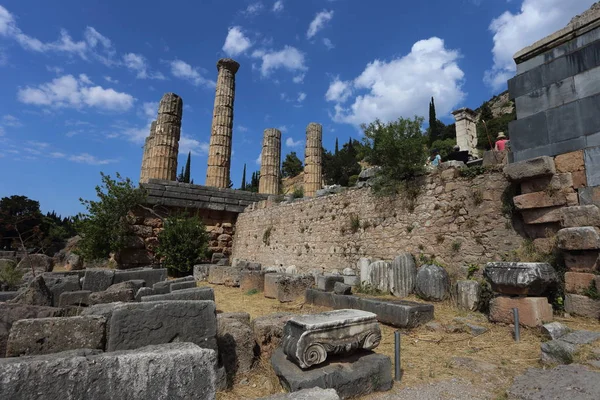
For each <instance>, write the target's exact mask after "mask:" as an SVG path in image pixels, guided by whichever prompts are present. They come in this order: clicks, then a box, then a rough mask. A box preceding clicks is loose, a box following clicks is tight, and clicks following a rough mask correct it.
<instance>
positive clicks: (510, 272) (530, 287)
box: [483, 262, 558, 296]
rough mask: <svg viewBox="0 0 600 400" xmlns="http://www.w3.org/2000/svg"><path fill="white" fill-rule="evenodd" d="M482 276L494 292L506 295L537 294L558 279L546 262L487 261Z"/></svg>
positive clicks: (544, 290)
mask: <svg viewBox="0 0 600 400" xmlns="http://www.w3.org/2000/svg"><path fill="white" fill-rule="evenodd" d="M483 276H485V278H486V279H487V280H488V281H489V282H490V284H491V285H492V290H493V291H494V292H497V293H502V294H508V295H527V296H539V295H542V294H544V293H545V292H546V291H547V290H548V289H549V288H550V287H552V286H553V285H555V284H556V283H557V281H558V278H557V276H556V271H554V268H552V266H551V265H550V264H546V263H518V262H492V263H487V265H486V266H485V269H484V270H483Z"/></svg>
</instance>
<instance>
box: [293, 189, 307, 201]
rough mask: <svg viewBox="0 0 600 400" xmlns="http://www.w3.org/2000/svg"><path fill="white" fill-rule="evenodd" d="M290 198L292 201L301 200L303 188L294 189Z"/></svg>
mask: <svg viewBox="0 0 600 400" xmlns="http://www.w3.org/2000/svg"><path fill="white" fill-rule="evenodd" d="M292 197H293V198H294V199H301V198H303V197H304V188H303V187H302V186H299V187H295V188H294V191H293V192H292Z"/></svg>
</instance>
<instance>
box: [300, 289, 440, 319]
mask: <svg viewBox="0 0 600 400" xmlns="http://www.w3.org/2000/svg"><path fill="white" fill-rule="evenodd" d="M305 296H306V297H305V300H306V302H307V303H309V304H315V305H317V306H324V307H331V308H334V309H343V308H352V309H356V310H363V311H369V312H372V313H374V314H376V315H377V320H378V321H379V322H383V323H386V324H390V325H393V326H396V327H398V328H415V327H417V326H420V325H423V324H425V323H427V322H429V321H431V320H433V305H432V304H424V303H417V302H414V301H405V300H377V299H370V298H363V297H357V296H345V295H337V294H334V293H329V292H322V291H320V290H316V289H307V290H306V294H305Z"/></svg>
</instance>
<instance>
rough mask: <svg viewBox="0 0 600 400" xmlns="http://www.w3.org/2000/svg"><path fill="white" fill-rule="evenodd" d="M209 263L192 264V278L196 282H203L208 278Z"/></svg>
mask: <svg viewBox="0 0 600 400" xmlns="http://www.w3.org/2000/svg"><path fill="white" fill-rule="evenodd" d="M209 268H210V264H199V265H194V279H195V280H196V281H198V282H203V281H206V280H207V279H208V269H209Z"/></svg>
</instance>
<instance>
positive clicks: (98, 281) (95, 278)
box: [82, 269, 115, 292]
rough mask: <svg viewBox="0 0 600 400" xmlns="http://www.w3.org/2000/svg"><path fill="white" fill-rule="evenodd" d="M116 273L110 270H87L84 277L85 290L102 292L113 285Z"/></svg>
mask: <svg viewBox="0 0 600 400" xmlns="http://www.w3.org/2000/svg"><path fill="white" fill-rule="evenodd" d="M114 277H115V271H112V270H110V269H86V270H85V276H84V277H83V287H82V289H83V290H90V291H92V292H101V291H103V290H106V289H108V288H109V287H110V285H112V284H113V280H114Z"/></svg>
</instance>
